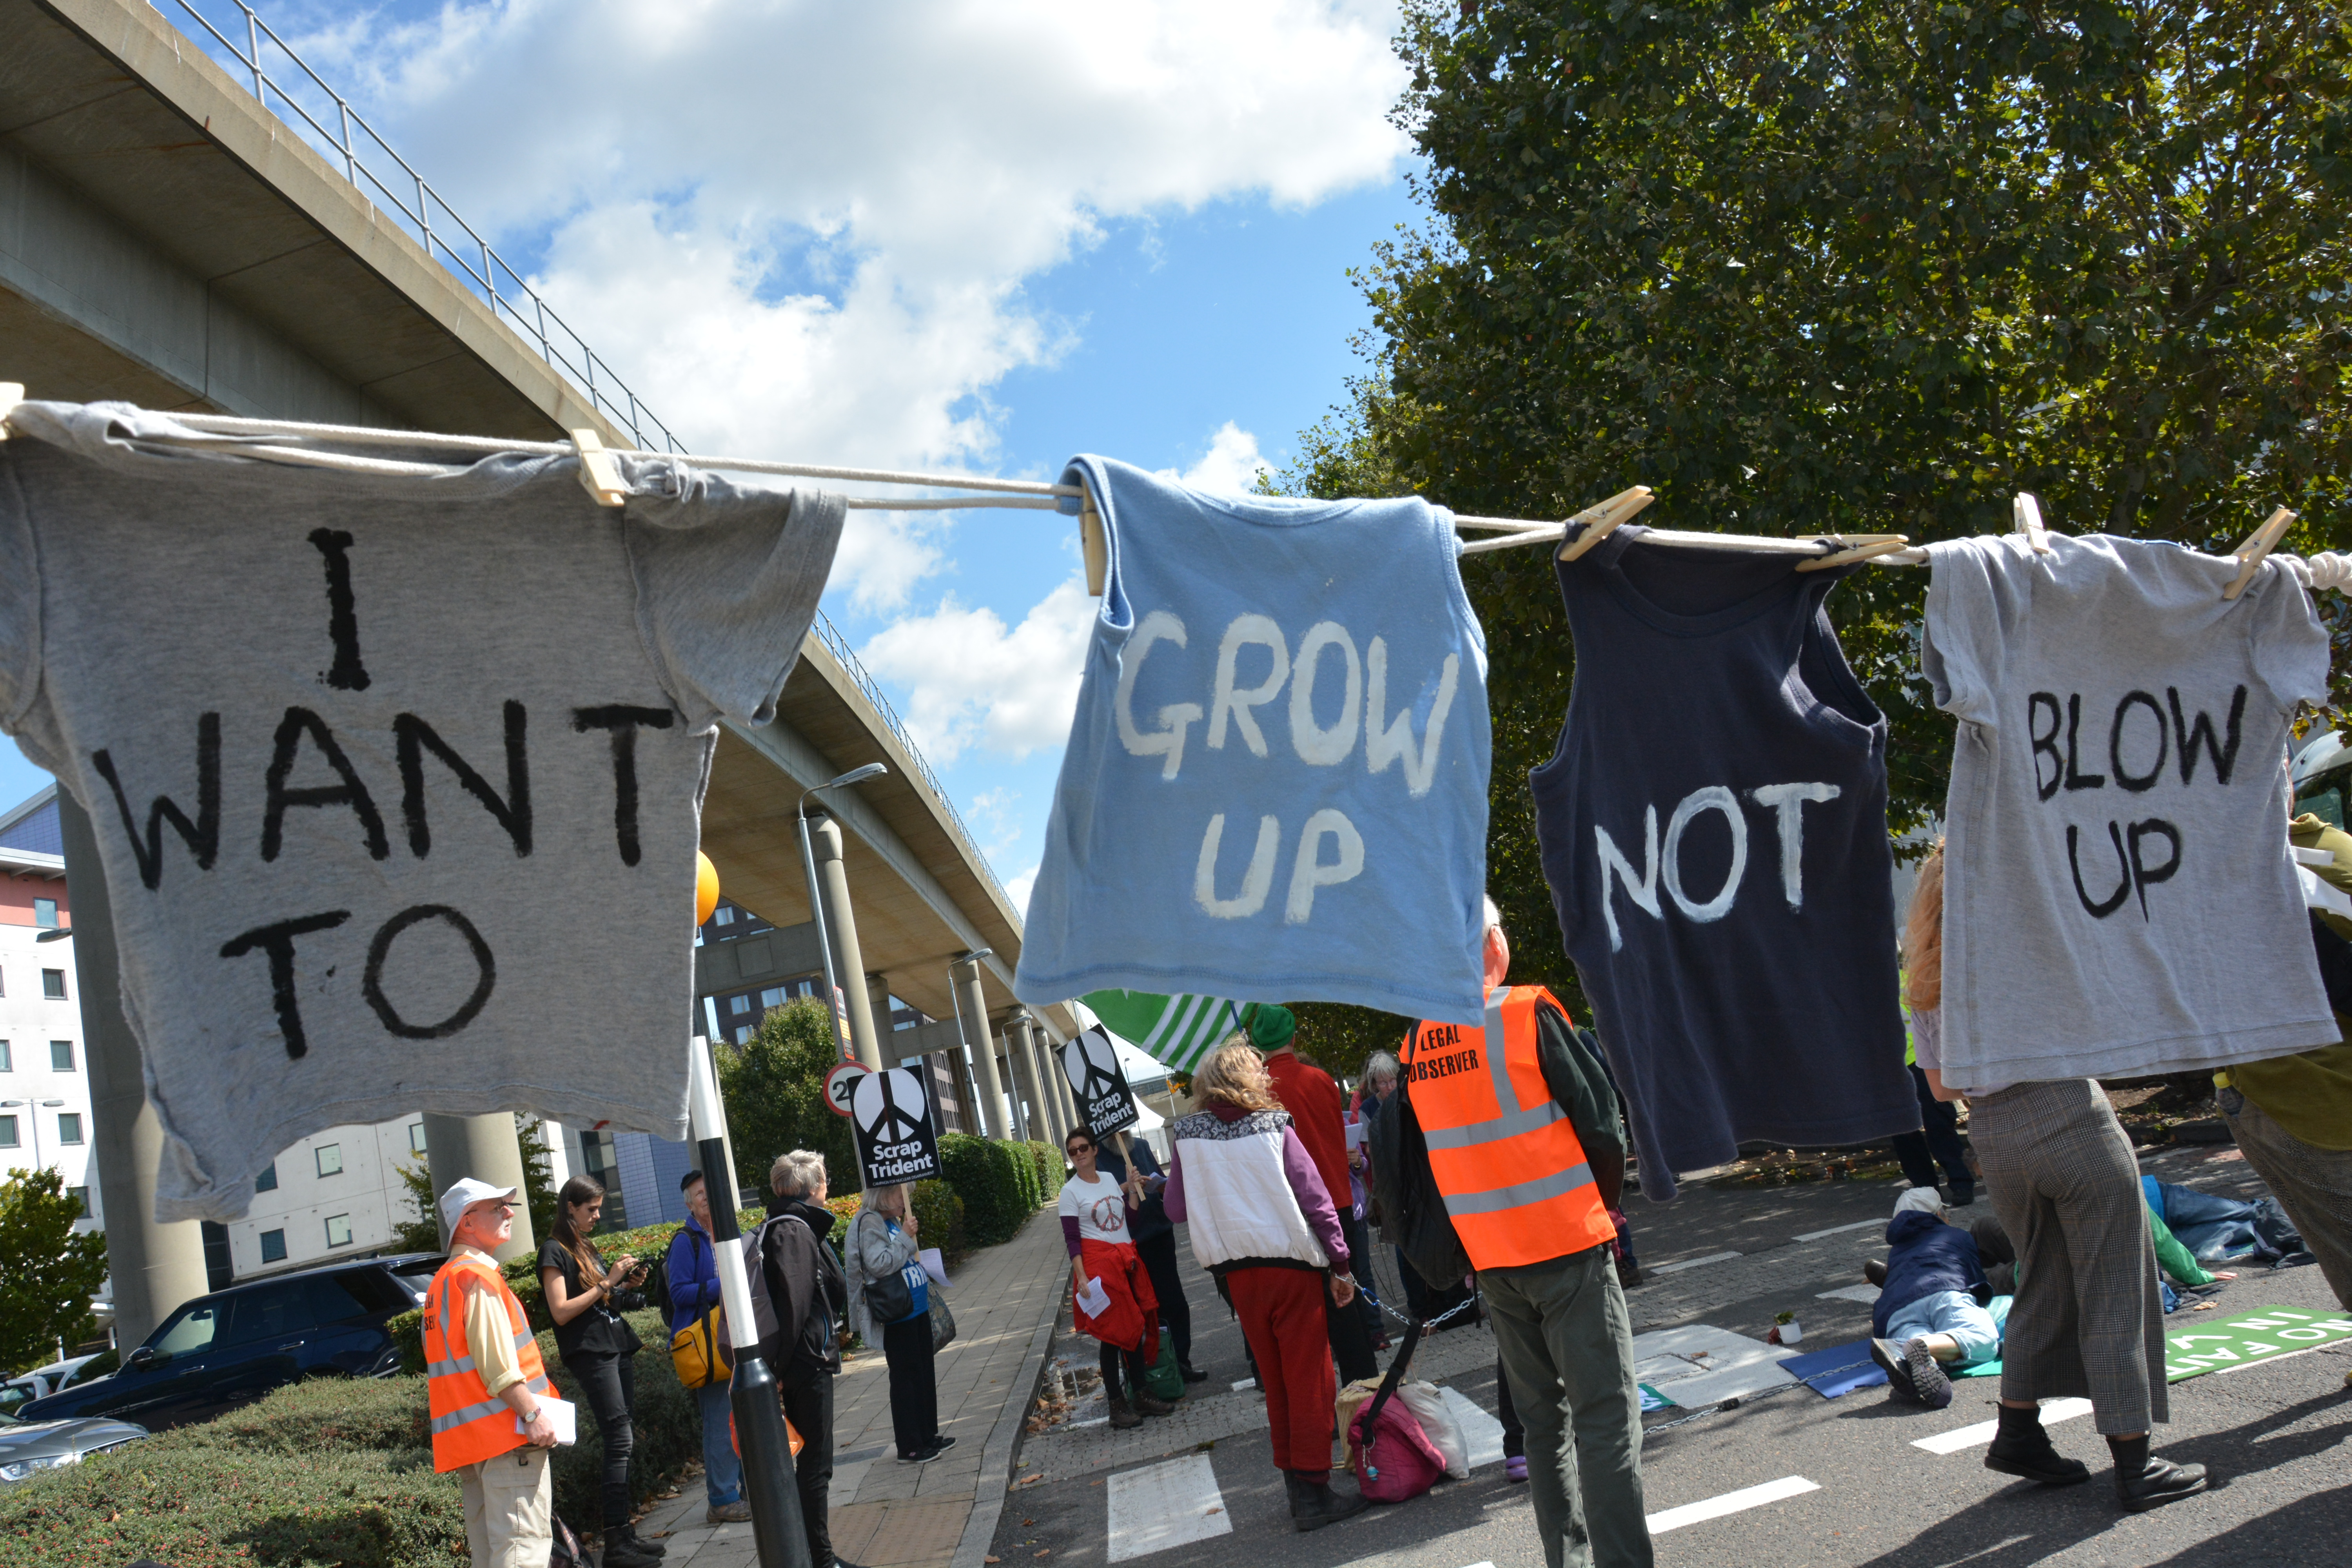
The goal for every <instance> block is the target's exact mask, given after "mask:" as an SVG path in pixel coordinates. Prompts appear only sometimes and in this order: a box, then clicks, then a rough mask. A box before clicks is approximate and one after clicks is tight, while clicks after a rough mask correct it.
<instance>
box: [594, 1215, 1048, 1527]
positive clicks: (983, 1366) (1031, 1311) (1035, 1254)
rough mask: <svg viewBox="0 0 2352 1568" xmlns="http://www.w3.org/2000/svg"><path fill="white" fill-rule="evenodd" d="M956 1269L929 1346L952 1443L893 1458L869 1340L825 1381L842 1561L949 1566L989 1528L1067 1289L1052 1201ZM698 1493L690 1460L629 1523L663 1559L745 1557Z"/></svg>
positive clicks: (884, 1381)
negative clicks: (950, 1321) (939, 1328)
mask: <svg viewBox="0 0 2352 1568" xmlns="http://www.w3.org/2000/svg"><path fill="white" fill-rule="evenodd" d="M954 1279H955V1289H953V1290H951V1291H950V1292H948V1297H947V1299H948V1302H949V1305H950V1307H951V1308H952V1309H953V1310H954V1312H955V1317H956V1339H955V1342H954V1343H953V1344H951V1345H950V1346H948V1348H947V1349H946V1350H944V1351H942V1352H940V1360H939V1394H940V1430H941V1431H942V1432H944V1433H945V1434H947V1435H948V1436H951V1437H953V1438H954V1439H955V1440H956V1446H955V1447H952V1448H950V1449H949V1450H948V1451H947V1453H945V1454H943V1455H941V1456H940V1458H936V1459H934V1460H932V1461H931V1462H930V1463H929V1464H928V1465H907V1464H901V1463H899V1462H898V1445H897V1443H896V1442H895V1441H894V1440H893V1438H892V1436H891V1431H890V1373H889V1368H888V1366H887V1364H886V1363H884V1361H883V1359H882V1352H881V1351H880V1350H879V1349H872V1350H864V1351H860V1352H857V1353H856V1355H855V1356H853V1357H850V1358H849V1359H847V1360H846V1361H845V1363H843V1366H842V1371H841V1376H840V1379H839V1380H838V1381H837V1382H836V1383H835V1385H834V1470H833V1491H832V1510H831V1522H832V1528H833V1548H834V1552H835V1554H836V1555H837V1556H839V1557H840V1558H841V1559H842V1560H843V1561H844V1562H845V1563H857V1564H860V1565H861V1568H949V1565H950V1563H957V1562H959V1561H961V1559H962V1558H963V1557H967V1556H968V1557H969V1558H970V1561H971V1563H975V1564H977V1563H979V1562H980V1560H981V1556H982V1553H984V1552H985V1551H986V1549H987V1542H988V1540H989V1538H990V1537H991V1536H992V1534H994V1532H995V1529H996V1520H997V1515H998V1513H999V1512H1000V1511H1001V1510H1003V1503H1004V1486H1005V1480H1006V1477H1007V1474H1008V1472H1009V1471H1010V1469H1011V1468H1012V1463H1013V1436H1015V1435H1016V1434H1017V1433H1018V1432H1019V1430H1020V1426H1021V1421H1022V1418H1023V1416H1024V1415H1026V1413H1027V1410H1028V1405H1029V1401H1030V1396H1031V1394H1034V1392H1035V1385H1036V1382H1037V1377H1038V1373H1039V1372H1040V1370H1041V1369H1042V1368H1043V1366H1044V1364H1045V1345H1046V1342H1047V1341H1048V1340H1049V1338H1050V1336H1051V1321H1050V1320H1051V1318H1052V1316H1053V1315H1054V1314H1055V1313H1056V1312H1058V1310H1059V1309H1060V1306H1061V1302H1062V1300H1063V1297H1064V1296H1065V1295H1066V1293H1067V1291H1068V1289H1069V1271H1068V1269H1067V1268H1066V1267H1065V1266H1064V1254H1063V1246H1062V1233H1061V1228H1060V1226H1057V1225H1056V1224H1055V1221H1054V1216H1053V1215H1052V1213H1051V1212H1050V1211H1041V1212H1040V1214H1038V1215H1031V1216H1030V1218H1029V1220H1028V1222H1027V1223H1026V1224H1024V1226H1022V1227H1021V1231H1020V1234H1019V1235H1017V1236H1015V1237H1013V1239H1012V1240H1011V1241H1008V1242H1006V1243H1005V1244H1004V1245H1003V1246H1002V1247H989V1248H987V1249H986V1250H984V1251H982V1252H976V1253H974V1254H972V1256H971V1257H970V1258H966V1259H964V1262H963V1266H962V1268H960V1269H958V1270H957V1271H956V1273H955V1276H954ZM705 1506H706V1503H705V1497H704V1492H703V1489H702V1478H701V1475H700V1473H699V1471H697V1472H695V1473H693V1474H690V1475H688V1477H687V1478H686V1479H685V1480H684V1482H683V1483H682V1485H681V1487H680V1489H679V1494H678V1496H677V1498H675V1499H673V1500H670V1501H668V1502H665V1503H660V1504H657V1505H656V1507H655V1508H654V1510H652V1511H651V1512H650V1513H648V1514H647V1515H646V1517H645V1518H644V1519H642V1520H639V1521H637V1530H638V1532H639V1533H640V1534H642V1535H646V1536H655V1535H663V1536H666V1538H667V1542H666V1543H667V1546H668V1548H669V1554H668V1556H667V1558H666V1559H665V1560H664V1568H751V1565H752V1564H754V1563H757V1562H758V1556H757V1553H756V1552H755V1551H754V1550H753V1543H752V1540H751V1525H750V1524H748V1523H744V1524H722V1525H718V1526H715V1527H714V1526H710V1525H706V1524H704V1523H703V1522H702V1516H703V1510H704V1508H705ZM968 1537H969V1538H971V1540H972V1544H971V1550H970V1551H969V1552H960V1550H959V1549H960V1548H961V1547H963V1546H964V1544H965V1542H966V1540H967V1538H968Z"/></svg>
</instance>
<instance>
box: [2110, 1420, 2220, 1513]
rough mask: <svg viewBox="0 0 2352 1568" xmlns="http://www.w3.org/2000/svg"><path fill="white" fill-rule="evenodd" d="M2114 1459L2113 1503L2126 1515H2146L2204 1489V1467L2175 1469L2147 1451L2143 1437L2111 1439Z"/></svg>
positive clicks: (2171, 1464)
mask: <svg viewBox="0 0 2352 1568" xmlns="http://www.w3.org/2000/svg"><path fill="white" fill-rule="evenodd" d="M2107 1448H2108V1451H2109V1452H2111V1453H2113V1454H2114V1455H2115V1457H2116V1502H2117V1503H2119V1504H2121V1505H2122V1506H2123V1509H2124V1510H2125V1511H2126V1513H2146V1512H2147V1510H2149V1509H2152V1508H2162V1507H2163V1506H2164V1505H2165V1504H2166V1503H2168V1502H2179V1500H2181V1499H2182V1498H2185V1497H2194V1496H2196V1495H2197V1494H2198V1493H2199V1492H2201V1491H2203V1490H2204V1489H2205V1467H2204V1466H2202V1465H2176V1464H2174V1463H2173V1462H2172V1461H2171V1460H2169V1459H2159V1458H2156V1456H2154V1455H2153V1454H2150V1453H2149V1452H2148V1451H2147V1436H2144V1435H2143V1436H2137V1437H2110V1438H2108V1439H2107Z"/></svg>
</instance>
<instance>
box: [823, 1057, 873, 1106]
mask: <svg viewBox="0 0 2352 1568" xmlns="http://www.w3.org/2000/svg"><path fill="white" fill-rule="evenodd" d="M865 1076H866V1064H865V1063H864V1062H839V1063H836V1064H835V1067H834V1068H833V1070H832V1071H831V1072H828V1073H826V1074H825V1075H824V1104H825V1109H826V1110H830V1111H832V1112H833V1113H834V1114H835V1116H846V1115H848V1114H849V1097H850V1096H851V1095H853V1094H856V1092H857V1080H858V1079H861V1078H864V1077H865Z"/></svg>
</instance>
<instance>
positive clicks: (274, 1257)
mask: <svg viewBox="0 0 2352 1568" xmlns="http://www.w3.org/2000/svg"><path fill="white" fill-rule="evenodd" d="M261 1261H263V1262H264V1263H283V1262H285V1261H286V1233H285V1232H284V1231H282V1230H265V1231H263V1232H262V1233H261Z"/></svg>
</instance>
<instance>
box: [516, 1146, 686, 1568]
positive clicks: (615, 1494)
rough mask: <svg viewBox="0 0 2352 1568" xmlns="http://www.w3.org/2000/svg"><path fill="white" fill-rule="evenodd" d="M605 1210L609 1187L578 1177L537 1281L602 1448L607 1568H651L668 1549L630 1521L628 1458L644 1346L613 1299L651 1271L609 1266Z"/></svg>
mask: <svg viewBox="0 0 2352 1568" xmlns="http://www.w3.org/2000/svg"><path fill="white" fill-rule="evenodd" d="M603 1214H604V1185H603V1184H601V1183H599V1182H598V1181H596V1180H595V1179H594V1178H593V1177H591V1176H574V1177H572V1179H571V1180H570V1181H568V1182H566V1183H564V1184H563V1187H562V1191H560V1192H558V1193H557V1194H556V1204H555V1234H554V1235H553V1236H552V1237H549V1238H548V1239H547V1240H546V1241H545V1242H543V1243H541V1246H540V1248H539V1283H540V1289H541V1291H542V1292H543V1293H544V1294H545V1295H546V1297H547V1315H548V1316H549V1317H551V1318H552V1319H554V1320H555V1351H556V1354H557V1356H558V1358H559V1359H561V1360H562V1363H563V1370H564V1371H565V1372H567V1373H571V1374H572V1378H573V1379H574V1380H575V1381H576V1382H577V1383H578V1384H580V1392H581V1394H583V1396H584V1397H585V1399H586V1401H587V1405H588V1409H589V1411H590V1412H591V1413H592V1414H593V1415H594V1416H595V1417H596V1434H597V1436H598V1437H599V1438H601V1439H602V1440H603V1443H604V1498H603V1503H604V1568H651V1565H652V1564H654V1563H657V1562H658V1561H659V1560H660V1558H661V1556H662V1553H663V1552H664V1550H665V1548H664V1547H663V1546H662V1544H661V1543H660V1542H653V1541H640V1540H639V1539H638V1538H637V1531H636V1527H635V1525H633V1524H631V1523H630V1522H629V1456H630V1454H631V1452H632V1451H633V1450H634V1449H635V1447H636V1435H635V1427H634V1426H632V1424H631V1421H630V1407H631V1406H632V1405H635V1403H636V1373H635V1367H634V1366H633V1365H632V1364H631V1363H630V1359H629V1358H630V1357H632V1356H634V1355H635V1354H636V1353H637V1352H638V1351H640V1350H642V1349H643V1348H644V1347H645V1342H644V1341H642V1340H640V1339H638V1338H637V1331H635V1329H633V1328H631V1327H630V1326H629V1321H628V1320H627V1319H626V1318H624V1317H623V1316H621V1314H620V1312H619V1311H618V1310H615V1308H614V1300H613V1299H614V1295H615V1294H616V1293H618V1291H619V1290H620V1289H621V1288H622V1287H623V1286H624V1285H625V1284H631V1283H634V1282H635V1279H637V1278H641V1277H642V1276H643V1274H644V1272H645V1265H644V1264H642V1263H641V1262H639V1261H638V1260H637V1259H636V1258H628V1257H623V1258H614V1260H613V1261H612V1263H611V1264H610V1265H607V1264H606V1263H605V1261H604V1257H603V1255H602V1254H600V1253H599V1252H598V1251H597V1250H596V1248H595V1246H594V1244H593V1243H592V1242H590V1241H589V1239H588V1237H589V1235H590V1233H592V1232H593V1231H594V1230H595V1228H596V1221H597V1219H598V1217H599V1216H600V1215H603Z"/></svg>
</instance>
